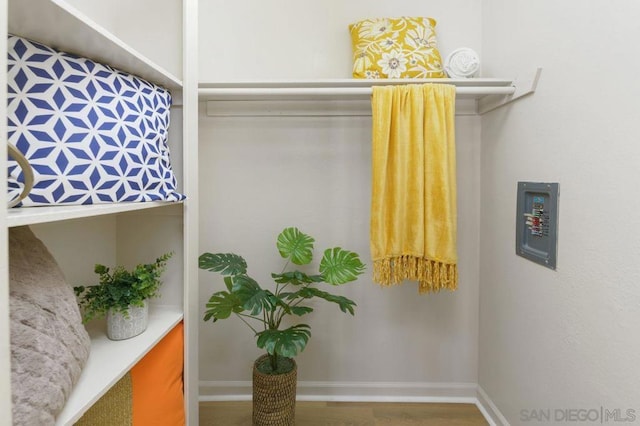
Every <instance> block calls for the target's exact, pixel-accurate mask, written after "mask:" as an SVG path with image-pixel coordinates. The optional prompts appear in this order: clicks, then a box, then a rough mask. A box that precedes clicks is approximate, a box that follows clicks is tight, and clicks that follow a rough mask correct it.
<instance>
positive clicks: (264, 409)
mask: <svg viewBox="0 0 640 426" xmlns="http://www.w3.org/2000/svg"><path fill="white" fill-rule="evenodd" d="M267 357H268V355H262V356H261V357H260V358H258V359H257V360H256V361H255V363H254V364H253V425H254V426H290V425H294V424H295V411H296V385H297V381H298V367H297V365H296V363H295V361H293V360H292V361H293V370H291V371H290V372H288V373H284V374H275V375H274V374H264V373H262V372H260V371H258V368H257V365H258V363H260V362H261V361H262V360H263V359H265V358H267Z"/></svg>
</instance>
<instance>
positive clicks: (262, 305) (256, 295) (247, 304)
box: [232, 275, 275, 315]
mask: <svg viewBox="0 0 640 426" xmlns="http://www.w3.org/2000/svg"><path fill="white" fill-rule="evenodd" d="M232 290H233V294H235V295H236V296H237V297H238V299H239V300H240V303H241V304H242V307H243V308H244V309H246V310H247V311H251V315H258V314H260V313H261V312H262V310H263V309H264V310H266V311H270V310H271V308H272V307H273V302H272V301H273V298H274V297H275V295H274V294H273V293H272V292H270V291H269V290H263V289H262V288H261V287H260V285H259V284H258V283H257V282H256V281H255V280H254V279H253V278H251V277H249V276H247V275H238V276H236V277H233V287H232Z"/></svg>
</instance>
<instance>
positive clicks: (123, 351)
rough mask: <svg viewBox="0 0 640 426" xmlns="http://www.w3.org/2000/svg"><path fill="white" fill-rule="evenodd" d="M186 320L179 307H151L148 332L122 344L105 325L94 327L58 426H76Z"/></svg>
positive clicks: (89, 329) (58, 419)
mask: <svg viewBox="0 0 640 426" xmlns="http://www.w3.org/2000/svg"><path fill="white" fill-rule="evenodd" d="M182 318H183V315H182V310H181V309H179V308H178V307H171V306H156V305H151V306H150V307H149V326H148V327H147V329H146V330H145V331H144V332H143V333H142V334H140V335H138V336H136V337H133V338H131V339H127V340H120V341H112V340H109V339H108V338H107V336H106V330H105V327H106V326H105V324H104V321H102V322H101V321H94V323H92V324H90V326H88V327H87V330H88V331H89V336H90V337H91V353H90V354H89V359H88V361H87V364H86V366H85V367H84V369H83V370H82V375H81V376H80V379H79V380H78V383H77V384H76V385H75V387H74V388H73V391H72V393H71V395H70V397H69V399H68V400H67V403H66V405H65V407H64V409H63V410H62V413H60V415H59V416H58V418H57V419H56V424H57V425H72V424H74V423H75V422H76V421H78V419H80V417H82V415H83V414H84V413H85V412H86V411H87V410H88V409H89V408H90V407H91V405H93V404H94V403H95V402H96V401H97V400H98V399H100V397H101V396H102V395H104V394H105V393H106V392H107V391H108V390H109V388H111V386H113V385H114V384H115V383H116V382H117V381H118V380H120V379H121V378H122V377H123V376H124V375H125V374H126V373H127V372H128V371H129V369H131V367H133V366H134V365H135V364H136V363H137V362H138V361H139V360H140V359H142V357H144V355H145V354H146V353H147V352H149V350H151V348H153V347H154V346H155V345H156V344H157V343H158V342H159V341H160V340H161V339H162V338H163V337H164V336H165V335H166V334H167V333H168V332H169V331H170V330H171V329H172V328H173V327H174V326H175V325H176V324H178V323H179V322H180V321H181V320H182Z"/></svg>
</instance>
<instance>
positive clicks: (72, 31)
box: [8, 0, 182, 89]
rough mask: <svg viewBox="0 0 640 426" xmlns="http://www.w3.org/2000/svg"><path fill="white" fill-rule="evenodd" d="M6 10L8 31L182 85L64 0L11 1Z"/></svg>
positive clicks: (153, 79)
mask: <svg viewBox="0 0 640 426" xmlns="http://www.w3.org/2000/svg"><path fill="white" fill-rule="evenodd" d="M8 9H9V10H8V15H9V16H8V17H9V19H8V24H9V33H10V34H14V35H17V36H21V37H24V38H28V39H30V40H34V41H39V42H41V43H43V44H46V45H47V46H50V47H53V48H56V49H58V50H61V51H64V52H69V53H73V54H76V55H79V56H84V57H87V58H91V59H93V60H94V61H97V62H100V63H104V64H108V65H110V66H112V67H114V68H117V69H119V70H122V71H125V72H128V73H131V74H134V75H137V76H139V77H142V78H144V79H146V80H149V81H151V82H153V83H156V84H158V85H160V86H163V87H166V88H168V89H180V88H182V81H181V80H180V79H178V78H177V77H176V76H174V75H172V74H171V73H170V72H168V71H167V70H165V69H164V68H162V67H160V66H159V65H157V64H155V63H154V62H152V61H151V60H149V59H148V58H146V57H145V56H143V55H142V54H140V53H139V52H137V51H136V50H135V49H133V48H132V47H131V46H129V45H127V44H126V43H125V42H123V41H122V40H120V39H119V38H118V37H116V36H115V35H113V34H112V33H110V32H109V31H107V30H106V29H104V28H103V27H102V26H100V25H98V24H97V23H96V22H94V21H93V20H92V19H90V18H89V17H88V16H86V15H85V14H83V13H82V12H80V11H79V10H77V9H76V8H74V7H73V6H71V5H70V4H68V3H67V2H65V1H64V0H12V1H9V8H8ZM34 11H37V13H34Z"/></svg>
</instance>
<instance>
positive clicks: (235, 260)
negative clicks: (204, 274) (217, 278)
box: [198, 253, 247, 275]
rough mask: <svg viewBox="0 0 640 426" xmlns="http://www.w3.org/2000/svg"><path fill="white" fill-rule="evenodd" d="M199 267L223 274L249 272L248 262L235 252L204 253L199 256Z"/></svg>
mask: <svg viewBox="0 0 640 426" xmlns="http://www.w3.org/2000/svg"><path fill="white" fill-rule="evenodd" d="M198 267H199V268H200V269H206V270H207V271H211V272H220V274H222V275H240V274H246V273H247V262H245V260H244V259H243V258H242V257H241V256H238V255H237V254H233V253H215V254H212V253H203V254H201V255H200V257H199V258H198Z"/></svg>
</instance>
